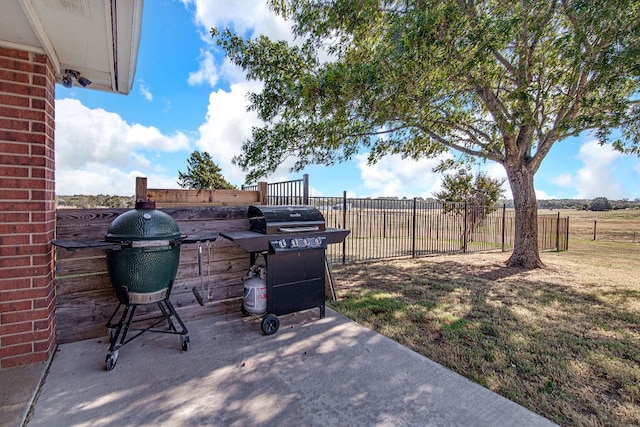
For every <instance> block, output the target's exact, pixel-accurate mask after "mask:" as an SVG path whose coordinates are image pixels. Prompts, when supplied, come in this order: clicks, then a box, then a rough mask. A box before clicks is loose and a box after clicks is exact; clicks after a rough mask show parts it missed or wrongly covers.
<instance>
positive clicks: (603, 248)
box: [332, 212, 640, 426]
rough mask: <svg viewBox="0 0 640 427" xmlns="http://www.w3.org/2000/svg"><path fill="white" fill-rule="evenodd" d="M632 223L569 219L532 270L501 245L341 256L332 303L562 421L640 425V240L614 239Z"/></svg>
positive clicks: (634, 223) (638, 217)
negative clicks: (556, 243)
mask: <svg viewBox="0 0 640 427" xmlns="http://www.w3.org/2000/svg"><path fill="white" fill-rule="evenodd" d="M594 220H597V221H598V229H599V230H598V234H599V235H600V233H602V234H601V237H599V238H598V239H597V240H595V241H593V228H592V227H593V221H594ZM601 221H602V222H601ZM589 224H591V233H589V232H588V231H589ZM601 225H602V227H601ZM605 225H607V226H605ZM574 227H575V228H574ZM634 228H635V229H636V230H638V232H639V233H640V212H637V213H636V214H635V215H629V216H628V217H626V218H624V217H623V216H622V215H620V216H617V217H609V218H604V217H599V218H596V219H594V218H588V217H584V218H581V217H575V218H573V217H572V218H571V223H570V243H569V251H566V252H544V253H542V259H543V261H544V262H545V264H546V265H547V267H546V268H544V269H537V270H532V271H526V270H520V269H513V268H506V267H505V266H504V261H505V260H506V259H507V257H508V254H506V253H500V252H492V253H484V254H478V253H476V254H467V255H442V256H432V257H422V258H415V259H411V258H406V259H399V260H393V261H380V262H376V263H358V264H351V265H346V266H334V278H335V280H336V284H337V293H338V302H337V303H333V304H332V305H333V306H334V307H335V308H336V309H337V310H339V311H340V312H342V313H343V314H345V315H347V316H349V317H351V318H352V319H354V320H355V321H357V322H359V323H361V324H364V325H365V326H368V327H370V328H372V329H375V330H377V331H378V332H380V333H382V334H384V335H386V336H388V337H390V338H392V339H394V340H396V341H398V342H399V343H401V344H403V345H405V346H407V347H409V348H411V349H413V350H414V351H417V352H419V353H421V354H423V355H425V356H426V357H429V358H430V359H432V360H434V361H436V362H438V363H441V364H443V365H444V366H446V367H448V368H450V369H452V370H454V371H456V372H458V373H460V374H462V375H464V376H465V377H467V378H469V379H471V380H473V381H475V382H477V383H479V384H482V385H484V386H485V387H487V388H489V389H491V390H494V391H496V392H497V393H499V394H501V395H503V396H505V397H507V398H509V399H511V400H514V401H515V402H517V403H519V404H521V405H523V406H525V407H527V408H529V409H531V410H532V411H534V412H536V413H538V414H541V415H543V416H545V417H547V418H549V419H551V420H552V421H554V422H556V423H559V424H561V425H594V426H595V425H610V426H620V425H640V275H639V274H638V272H640V244H639V243H631V240H629V243H620V242H618V241H614V239H617V238H619V236H620V235H623V234H622V233H624V235H632V232H633V229H634ZM607 230H609V231H607Z"/></svg>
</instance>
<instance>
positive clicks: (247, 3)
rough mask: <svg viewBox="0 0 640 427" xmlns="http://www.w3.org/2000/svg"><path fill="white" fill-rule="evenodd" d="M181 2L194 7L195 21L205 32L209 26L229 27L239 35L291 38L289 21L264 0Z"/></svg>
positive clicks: (199, 0)
mask: <svg viewBox="0 0 640 427" xmlns="http://www.w3.org/2000/svg"><path fill="white" fill-rule="evenodd" d="M183 3H185V4H191V5H193V6H194V7H195V22H196V24H198V25H200V26H201V27H202V29H203V33H205V34H206V35H208V34H209V30H210V29H211V27H222V28H224V27H232V28H233V29H234V30H235V31H236V32H238V33H240V34H243V35H248V33H253V34H264V35H266V36H268V37H269V38H271V39H276V40H288V41H293V35H292V34H291V24H290V23H288V22H287V21H285V20H284V19H283V18H282V17H280V16H278V15H276V14H275V13H273V12H272V11H271V10H270V9H269V7H268V5H267V2H266V1H264V0H236V1H228V0H184V1H183ZM210 39H211V37H209V40H210Z"/></svg>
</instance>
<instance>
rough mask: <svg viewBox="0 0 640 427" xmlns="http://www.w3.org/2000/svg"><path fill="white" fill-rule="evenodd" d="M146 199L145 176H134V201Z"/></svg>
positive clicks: (144, 200)
mask: <svg viewBox="0 0 640 427" xmlns="http://www.w3.org/2000/svg"><path fill="white" fill-rule="evenodd" d="M140 201H142V202H146V201H147V178H146V177H144V176H138V177H136V202H140Z"/></svg>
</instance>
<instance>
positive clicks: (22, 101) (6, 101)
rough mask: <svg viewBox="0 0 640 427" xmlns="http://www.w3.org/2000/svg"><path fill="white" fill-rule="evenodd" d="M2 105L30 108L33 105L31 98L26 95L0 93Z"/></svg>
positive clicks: (0, 103)
mask: <svg viewBox="0 0 640 427" xmlns="http://www.w3.org/2000/svg"><path fill="white" fill-rule="evenodd" d="M0 105H6V106H11V107H21V108H29V107H30V106H31V100H30V99H29V98H27V97H26V96H16V95H11V94H8V93H0Z"/></svg>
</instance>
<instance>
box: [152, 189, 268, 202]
mask: <svg viewBox="0 0 640 427" xmlns="http://www.w3.org/2000/svg"><path fill="white" fill-rule="evenodd" d="M147 198H148V199H149V200H152V201H155V202H156V205H157V206H170V205H180V206H195V205H202V204H204V205H208V206H240V205H251V204H258V203H259V202H260V193H259V192H257V191H242V190H167V189H155V188H148V189H147Z"/></svg>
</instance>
